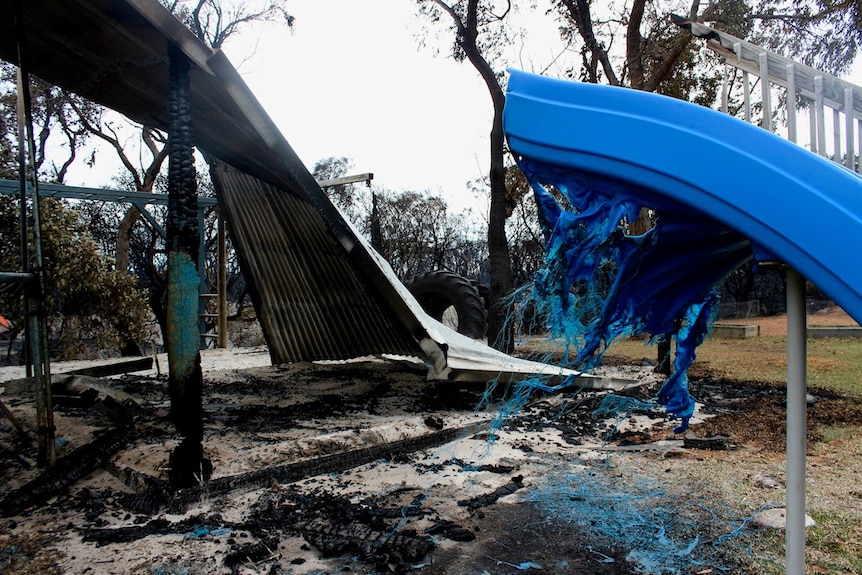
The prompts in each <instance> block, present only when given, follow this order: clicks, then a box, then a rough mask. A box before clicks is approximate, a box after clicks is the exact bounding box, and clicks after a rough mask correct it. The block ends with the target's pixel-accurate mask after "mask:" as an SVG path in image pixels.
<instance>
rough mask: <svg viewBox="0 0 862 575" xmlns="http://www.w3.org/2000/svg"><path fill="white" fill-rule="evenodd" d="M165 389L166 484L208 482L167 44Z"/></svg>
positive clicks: (184, 70)
mask: <svg viewBox="0 0 862 575" xmlns="http://www.w3.org/2000/svg"><path fill="white" fill-rule="evenodd" d="M168 58H169V61H170V62H169V64H170V85H169V97H168V105H169V119H168V131H169V134H168V147H169V156H168V216H167V226H166V227H167V249H168V301H167V303H168V309H167V315H168V321H167V324H168V332H167V334H166V340H167V341H166V343H167V347H168V363H169V366H168V387H169V390H170V397H171V417H172V418H173V420H174V424H175V425H176V427H177V431H179V432H180V433H181V434H182V435H183V436H184V437H183V440H182V442H181V443H180V445H178V446H177V447H176V448H175V449H174V451H173V452H172V453H171V456H170V467H171V472H170V478H171V483H173V484H174V485H176V486H178V487H185V486H189V485H194V484H195V483H198V482H200V481H203V480H206V479H209V476H210V475H211V474H212V465H211V464H210V462H209V461H207V460H206V459H204V456H203V398H202V394H203V374H202V373H201V355H200V331H199V329H198V283H199V282H198V272H197V263H196V262H197V259H198V205H197V182H196V178H195V164H194V156H193V147H192V141H193V140H192V121H191V90H190V82H191V79H190V64H189V60H188V59H187V58H186V56H185V54H183V53H182V51H181V50H180V49H179V48H178V47H176V46H175V45H173V44H172V43H168Z"/></svg>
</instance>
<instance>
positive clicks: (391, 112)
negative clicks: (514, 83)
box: [225, 0, 556, 211]
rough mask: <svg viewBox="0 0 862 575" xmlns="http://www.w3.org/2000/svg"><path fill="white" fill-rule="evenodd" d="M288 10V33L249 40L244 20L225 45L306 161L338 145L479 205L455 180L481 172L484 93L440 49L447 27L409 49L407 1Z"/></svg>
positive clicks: (370, 168)
mask: <svg viewBox="0 0 862 575" xmlns="http://www.w3.org/2000/svg"><path fill="white" fill-rule="evenodd" d="M288 9H289V11H290V13H291V14H292V15H294V16H295V17H296V23H295V27H294V30H293V31H292V32H286V31H283V30H282V29H277V28H274V27H273V26H270V27H269V29H268V30H267V33H266V34H265V36H264V37H263V38H262V39H261V41H260V43H259V44H258V45H257V48H256V50H255V48H254V46H253V45H252V44H251V43H250V42H249V41H248V40H253V39H254V38H253V37H254V36H255V35H256V34H255V33H254V31H251V30H250V32H252V33H250V34H246V35H245V37H244V38H242V39H240V41H237V42H233V43H230V44H228V45H226V47H225V52H226V53H227V55H228V57H229V58H230V59H231V61H232V62H233V63H234V65H235V66H237V67H238V69H239V70H240V73H241V74H242V75H243V77H244V79H245V81H246V83H247V84H248V85H249V87H250V88H251V90H252V91H253V92H254V93H255V94H256V95H257V97H258V99H259V100H260V101H261V103H262V104H263V106H264V108H265V109H266V110H267V111H268V113H269V114H270V116H271V117H272V118H273V120H274V121H275V123H276V124H277V125H278V126H279V128H280V129H281V130H282V133H283V134H284V135H285V137H286V138H287V140H288V142H290V144H291V146H292V147H293V148H294V150H295V151H296V153H297V154H298V155H299V157H300V158H301V159H302V161H303V162H304V163H305V164H306V166H307V167H308V168H309V169H311V167H312V166H313V165H314V163H316V162H317V161H318V160H320V159H323V158H326V157H330V156H336V157H337V156H345V157H348V158H351V159H353V161H354V170H352V172H353V173H362V172H373V173H374V183H375V184H377V185H381V186H384V187H388V188H390V189H393V190H407V189H412V190H430V191H432V192H434V193H437V194H440V195H442V196H443V197H444V198H446V199H447V201H449V203H450V205H452V206H453V207H461V206H468V205H472V206H474V207H479V209H481V210H483V211H484V209H485V208H484V201H483V202H477V200H476V199H475V198H473V197H472V195H471V193H470V192H469V191H468V189H467V186H466V182H467V181H470V180H475V179H477V178H480V177H483V176H484V175H486V174H487V169H488V146H489V139H488V133H489V131H490V129H491V119H492V115H493V114H492V108H491V100H490V96H489V94H488V91H487V89H486V87H485V85H484V83H483V82H482V80H481V79H480V77H479V75H478V73H477V72H476V70H475V69H474V68H473V67H472V65H470V64H469V62H465V63H457V62H455V61H454V60H452V59H451V58H448V57H447V52H446V50H447V48H448V46H449V42H451V39H450V37H449V36H444V37H443V38H442V39H441V40H440V41H439V42H438V41H435V39H434V38H430V39H429V40H428V43H429V44H437V45H439V46H441V53H440V54H439V55H436V56H435V54H434V53H433V51H432V49H431V48H419V41H418V39H417V34H420V33H421V32H422V30H423V27H422V26H423V22H421V21H420V20H419V19H418V18H417V17H416V15H415V14H416V6H415V3H414V2H411V1H410V0H375V1H374V2H357V1H355V0H290V2H289V3H288ZM551 30H552V33H553V34H554V36H556V32H554V31H553V28H551ZM252 52H253V53H254V55H253V56H252V57H251V58H249V54H250V53H252ZM244 59H245V60H244ZM480 206H481V207H480Z"/></svg>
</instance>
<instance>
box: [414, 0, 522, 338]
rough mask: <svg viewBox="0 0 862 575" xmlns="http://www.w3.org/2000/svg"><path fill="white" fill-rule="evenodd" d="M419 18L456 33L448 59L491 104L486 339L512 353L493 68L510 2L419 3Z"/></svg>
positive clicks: (498, 94) (499, 89)
mask: <svg viewBox="0 0 862 575" xmlns="http://www.w3.org/2000/svg"><path fill="white" fill-rule="evenodd" d="M417 4H418V7H419V13H420V14H421V15H423V16H424V17H426V18H428V19H429V20H431V21H432V22H439V21H441V20H444V19H445V20H446V21H447V22H449V28H450V30H451V31H452V32H453V34H454V42H453V44H452V57H453V58H454V59H455V60H456V61H459V62H463V61H464V60H468V61H469V62H470V64H472V65H473V67H474V68H476V71H477V72H478V73H479V75H480V76H481V77H482V80H483V81H484V83H485V86H486V87H487V89H488V93H489V95H490V96H491V104H492V106H493V109H494V118H493V120H492V123H491V131H490V137H491V138H490V139H491V141H490V149H489V157H490V165H491V167H490V170H489V174H488V176H489V183H490V192H491V205H490V209H489V213H488V261H489V265H490V276H491V277H490V279H491V282H490V295H489V298H490V301H491V305H490V313H489V316H488V332H487V333H488V340H489V341H491V342H492V343H493V345H494V346H495V347H497V348H498V349H501V350H503V351H507V352H511V351H512V349H513V348H514V341H513V337H512V335H513V334H512V329H511V324H510V323H509V322H507V321H506V309H505V307H506V306H505V303H504V298H505V297H506V296H507V295H508V294H509V293H510V292H511V291H512V289H513V287H514V280H513V276H512V264H511V260H510V254H509V244H508V241H507V239H506V218H507V217H508V215H509V214H510V213H511V212H510V211H509V210H508V209H507V201H506V182H505V164H504V154H505V151H506V146H505V137H504V134H503V106H504V105H505V102H506V98H505V95H504V93H503V85H502V81H503V75H502V73H501V72H498V71H497V70H495V69H494V67H493V63H494V62H496V61H498V60H499V59H498V56H499V50H500V49H501V48H502V46H504V45H505V43H506V28H505V26H504V23H505V22H506V18H507V16H508V15H509V14H510V13H511V11H512V9H513V5H512V2H511V0H506V1H497V2H495V1H493V0H488V1H481V0H458V1H456V2H444V1H443V0H417Z"/></svg>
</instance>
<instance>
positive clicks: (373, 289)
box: [0, 0, 610, 386]
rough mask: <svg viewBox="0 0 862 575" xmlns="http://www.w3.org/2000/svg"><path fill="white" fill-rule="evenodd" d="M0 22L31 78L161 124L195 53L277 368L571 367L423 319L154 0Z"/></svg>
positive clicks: (453, 373) (460, 372)
mask: <svg viewBox="0 0 862 575" xmlns="http://www.w3.org/2000/svg"><path fill="white" fill-rule="evenodd" d="M16 5H18V6H17V8H18V10H19V11H20V12H19V16H20V22H21V26H20V27H19V28H17V29H16V27H15V26H14V22H15V21H16V18H15V16H16V13H15V10H16ZM0 16H2V17H0V58H3V59H4V60H7V61H10V62H12V63H17V61H18V44H17V37H18V34H17V30H21V31H23V37H22V40H23V42H24V44H23V45H24V47H25V50H26V54H27V62H28V67H29V71H30V73H33V74H35V75H37V76H39V77H40V78H42V79H44V80H46V81H48V82H51V83H53V84H55V85H57V86H60V87H62V88H65V89H67V90H70V91H72V92H75V93H77V94H79V95H81V96H83V97H85V98H88V99H90V100H92V101H94V102H97V103H99V104H103V105H105V106H107V107H109V108H112V109H114V110H116V111H118V112H120V113H122V114H124V115H126V116H128V117H129V118H131V119H133V120H135V121H138V122H141V123H144V124H148V125H152V126H154V127H157V128H161V129H166V128H167V124H168V109H167V93H168V56H167V45H168V43H169V42H171V43H173V44H175V45H177V46H179V47H180V48H181V49H182V51H183V52H184V53H185V54H186V56H187V57H188V58H189V59H190V60H191V62H192V72H191V98H192V121H193V130H194V140H195V145H196V146H197V147H198V148H199V149H200V150H202V151H203V152H204V154H205V155H206V156H207V158H208V159H209V160H210V163H211V165H212V166H214V167H215V169H213V170H212V175H213V181H214V184H215V186H216V191H217V194H218V197H219V202H220V204H221V206H222V207H223V209H225V211H226V215H227V220H228V224H229V227H230V230H231V233H232V237H233V239H234V243H235V245H236V246H237V250H238V252H239V256H240V260H241V264H242V269H243V273H244V275H245V276H246V280H247V281H248V282H249V283H250V285H251V287H252V290H253V293H254V298H253V299H254V304H255V307H256V311H257V313H258V317H259V318H260V319H261V323H262V326H263V329H264V334H265V337H266V339H267V343H268V344H269V349H270V355H271V358H272V361H273V363H286V362H295V361H314V360H325V359H348V358H351V357H356V356H359V355H366V354H374V355H386V354H398V355H404V354H407V355H413V356H416V357H419V358H421V359H422V360H423V361H424V362H425V363H426V365H427V366H428V368H429V377H431V378H436V379H483V378H487V377H493V376H494V375H496V374H499V373H511V374H531V373H538V372H543V373H546V374H551V375H572V374H575V373H576V372H571V371H568V370H561V369H560V368H555V367H552V366H548V365H544V364H539V363H534V362H528V361H523V360H518V359H515V358H512V357H510V356H508V355H505V354H502V353H498V352H496V351H494V350H492V349H491V348H488V347H487V346H483V345H480V344H478V343H476V342H474V341H472V340H469V339H468V338H465V337H463V336H461V335H460V334H457V333H456V332H454V331H452V330H449V329H448V328H446V327H445V326H443V325H442V324H439V323H438V322H436V321H435V320H433V319H431V318H430V317H428V316H427V315H426V314H425V313H424V312H423V311H422V309H421V307H420V306H419V305H418V303H417V302H416V300H415V299H414V298H413V297H412V296H411V295H410V294H409V292H408V291H407V290H406V288H404V286H403V285H401V283H400V282H399V281H398V279H397V278H396V277H395V275H394V273H392V270H391V268H389V266H388V264H387V263H386V262H385V261H383V260H382V258H380V256H379V255H377V254H376V253H375V252H374V250H373V249H371V248H370V246H369V245H368V244H367V242H366V241H365V240H364V239H363V238H362V237H361V236H360V235H359V234H358V233H356V232H355V230H353V229H352V227H351V226H350V224H349V223H348V222H347V221H346V220H345V219H344V218H343V217H342V216H341V214H340V213H339V212H338V210H337V209H336V208H335V207H334V206H333V205H332V203H331V202H330V201H329V199H328V198H327V196H326V195H325V193H324V192H323V191H322V190H321V189H320V187H319V186H318V184H317V182H316V181H315V180H314V178H313V177H312V175H311V174H310V173H309V172H308V170H307V169H306V168H305V166H304V164H303V163H302V162H301V161H300V159H299V158H298V157H297V155H296V154H295V153H294V151H293V149H292V148H291V146H290V145H289V144H288V142H287V140H285V138H284V137H283V136H282V134H281V133H280V132H279V130H278V128H277V127H276V126H275V124H274V123H273V122H272V120H271V119H270V118H269V116H268V115H267V114H266V112H265V111H264V110H263V108H262V107H261V105H260V103H259V102H258V101H257V99H256V98H255V97H254V95H253V94H252V93H251V91H250V90H249V89H248V87H247V86H246V85H245V83H244V82H243V80H242V78H241V77H240V76H239V74H238V73H237V71H236V70H235V69H234V67H233V66H232V65H231V64H230V62H229V61H228V59H227V57H226V56H225V55H224V54H223V53H222V52H221V51H219V50H212V49H210V48H209V47H207V46H206V45H205V44H203V43H202V42H200V41H199V40H198V39H197V38H196V37H195V36H194V35H193V34H192V33H191V32H190V31H189V30H188V29H187V28H186V27H185V26H183V25H182V23H181V22H179V21H178V20H177V19H176V18H175V17H174V16H173V15H172V14H170V12H169V11H168V10H167V9H165V8H164V7H163V6H162V5H161V4H159V2H158V1H157V0H26V2H18V1H16V0H0ZM584 377H585V378H586V379H587V380H588V381H587V382H586V383H587V384H589V383H590V382H592V383H593V384H594V385H597V386H603V385H604V383H600V380H599V379H598V378H593V377H592V376H584ZM606 383H610V382H606Z"/></svg>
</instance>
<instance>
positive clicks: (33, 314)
mask: <svg viewBox="0 0 862 575" xmlns="http://www.w3.org/2000/svg"><path fill="white" fill-rule="evenodd" d="M15 29H16V33H17V35H18V38H17V42H18V105H19V116H18V117H19V122H20V121H21V118H22V116H23V125H24V128H25V130H23V131H22V130H21V129H20V128H19V135H21V134H23V133H24V132H26V138H24V140H26V146H27V153H28V154H29V156H30V161H31V162H32V161H33V159H34V158H35V157H36V142H35V137H34V135H33V110H32V104H31V98H30V76H29V68H28V60H27V50H26V46H25V43H26V42H25V40H26V38H25V36H24V31H23V15H22V13H21V4H20V3H18V2H16V3H15ZM21 110H23V113H22V112H21ZM24 140H22V141H20V142H19V146H24V145H25V141H24ZM19 162H20V165H19V170H20V171H21V172H22V177H21V178H20V181H21V183H22V190H21V210H22V221H21V233H22V238H21V243H22V246H21V247H22V250H23V251H22V254H21V257H22V260H23V261H22V267H23V269H24V271H25V272H28V271H30V268H29V265H30V262H29V256H28V254H27V249H26V248H27V246H26V244H27V241H28V239H29V238H28V237H27V236H28V230H27V222H26V217H25V213H24V210H26V207H25V206H26V201H25V200H26V191H25V190H24V188H23V184H25V183H26V180H27V176H29V177H30V179H31V180H32V186H33V200H32V204H31V205H32V216H31V217H32V219H33V227H32V236H33V264H34V265H33V268H32V271H33V273H34V275H35V279H36V281H35V282H28V283H27V284H25V293H26V294H27V295H26V296H25V306H26V314H27V324H28V327H29V330H28V331H29V333H28V336H29V337H28V341H29V343H30V348H29V351H30V359H29V361H30V362H31V363H32V366H33V371H32V372H33V375H34V377H35V378H36V435H37V438H38V450H37V456H36V461H37V463H38V464H39V465H40V466H45V465H53V464H54V462H55V461H56V453H55V447H54V409H53V404H52V403H53V402H52V399H51V367H50V359H49V353H48V343H47V342H48V323H47V317H46V314H45V273H44V269H43V267H42V224H41V214H40V213H39V205H40V202H39V185H38V181H37V179H36V173H35V167H34V169H32V170H28V166H27V162H26V158H25V155H24V154H21V153H19ZM27 371H28V374H29V373H30V369H29V368H28V370H27Z"/></svg>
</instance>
